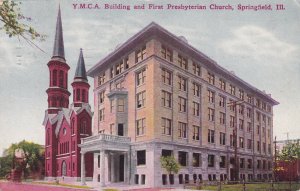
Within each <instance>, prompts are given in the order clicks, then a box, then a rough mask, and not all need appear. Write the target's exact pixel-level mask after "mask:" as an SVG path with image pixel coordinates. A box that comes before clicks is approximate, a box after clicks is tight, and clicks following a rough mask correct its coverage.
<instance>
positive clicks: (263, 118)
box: [262, 115, 266, 124]
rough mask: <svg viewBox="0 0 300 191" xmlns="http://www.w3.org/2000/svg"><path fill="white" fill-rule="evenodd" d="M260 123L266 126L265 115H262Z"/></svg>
mask: <svg viewBox="0 0 300 191" xmlns="http://www.w3.org/2000/svg"><path fill="white" fill-rule="evenodd" d="M262 121H263V123H264V124H266V115H262Z"/></svg>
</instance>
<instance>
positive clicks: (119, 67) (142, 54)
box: [98, 46, 146, 86]
mask: <svg viewBox="0 0 300 191" xmlns="http://www.w3.org/2000/svg"><path fill="white" fill-rule="evenodd" d="M145 58H146V46H142V47H141V48H140V49H138V50H137V51H136V52H135V63H138V62H140V61H142V60H144V59H145ZM128 68H129V59H128V56H126V57H124V58H123V59H121V60H120V61H119V62H117V63H116V64H115V65H113V66H112V67H111V68H110V79H111V78H114V77H115V76H117V75H119V74H121V73H123V72H124V71H125V70H127V69H128ZM104 82H106V80H105V72H103V73H100V74H99V75H98V86H100V85H102V84H104Z"/></svg>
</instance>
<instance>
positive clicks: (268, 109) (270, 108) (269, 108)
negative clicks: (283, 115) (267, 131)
mask: <svg viewBox="0 0 300 191" xmlns="http://www.w3.org/2000/svg"><path fill="white" fill-rule="evenodd" d="M271 110H272V107H271V106H270V105H267V111H268V112H269V113H271Z"/></svg>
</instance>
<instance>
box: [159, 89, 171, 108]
mask: <svg viewBox="0 0 300 191" xmlns="http://www.w3.org/2000/svg"><path fill="white" fill-rule="evenodd" d="M171 100H172V94H171V93H169V92H167V91H164V90H162V98H161V101H162V106H164V107H169V108H171V107H172V105H171V104H172V102H171Z"/></svg>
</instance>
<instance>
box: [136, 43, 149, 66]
mask: <svg viewBox="0 0 300 191" xmlns="http://www.w3.org/2000/svg"><path fill="white" fill-rule="evenodd" d="M145 58H146V46H143V47H142V48H141V49H139V50H137V51H135V63H138V62H140V61H142V60H144V59H145Z"/></svg>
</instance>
